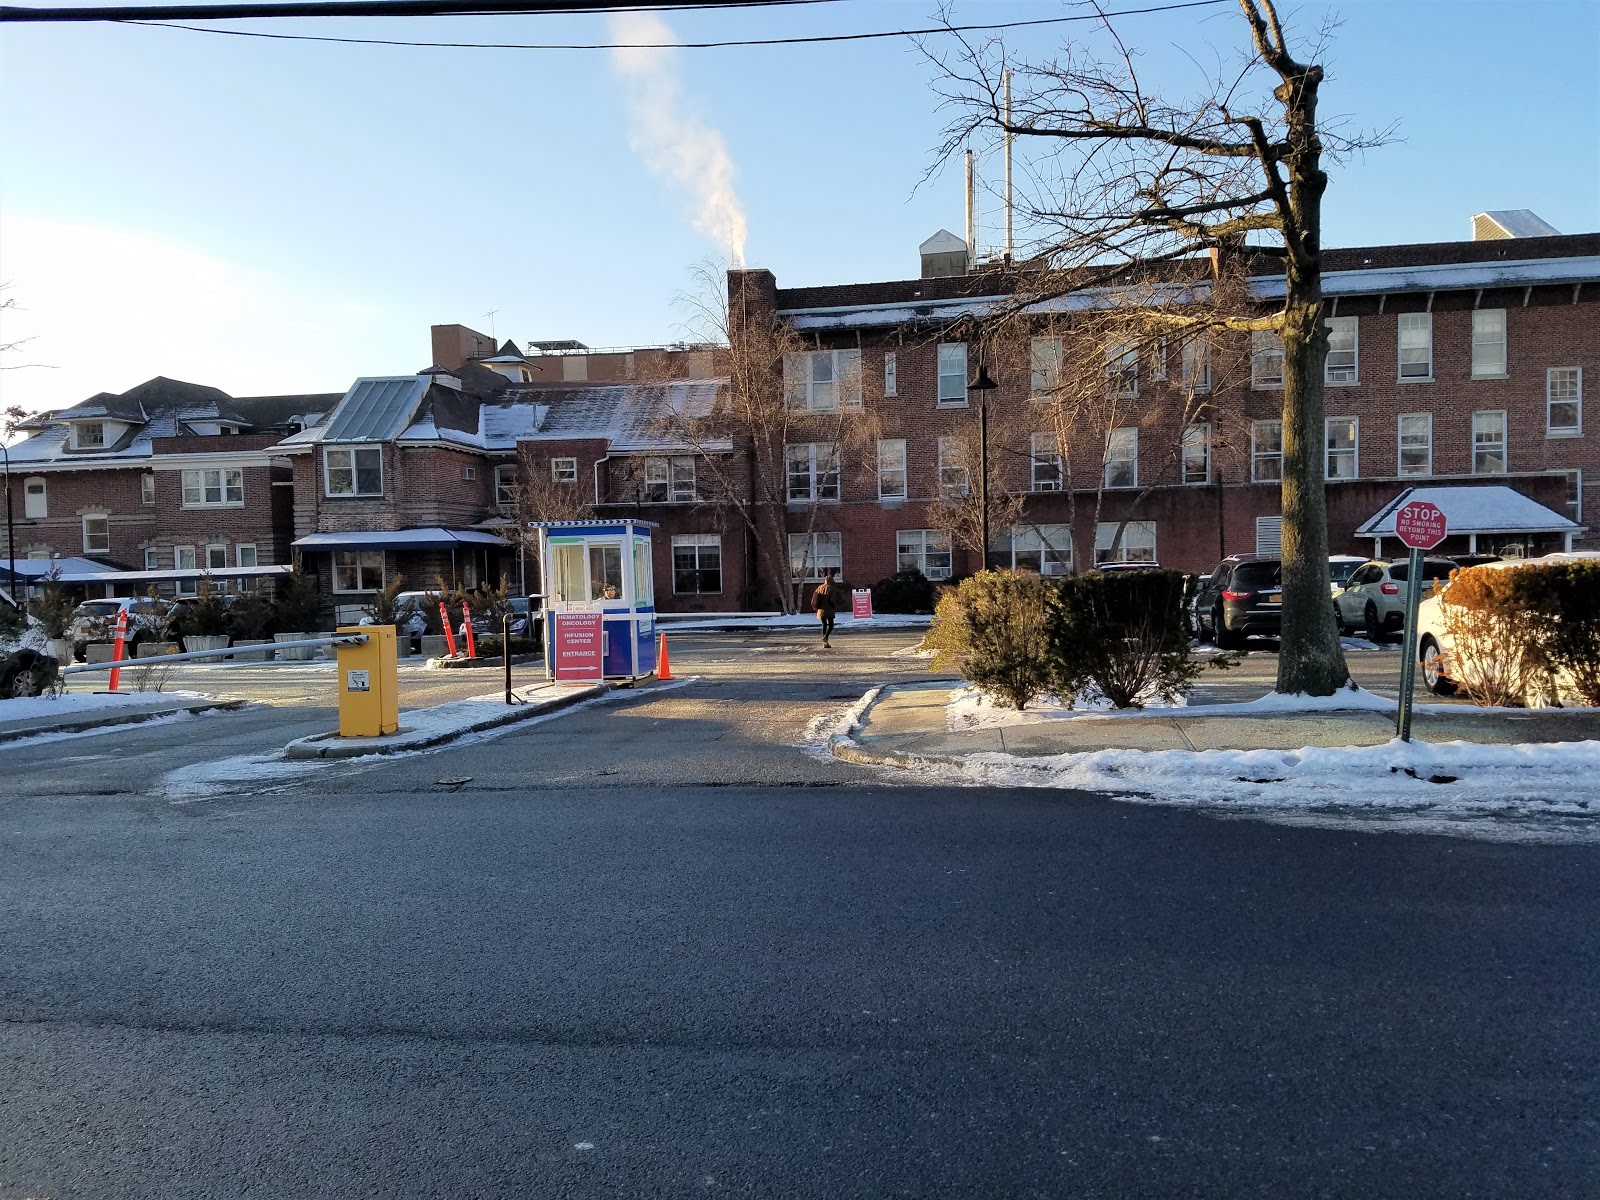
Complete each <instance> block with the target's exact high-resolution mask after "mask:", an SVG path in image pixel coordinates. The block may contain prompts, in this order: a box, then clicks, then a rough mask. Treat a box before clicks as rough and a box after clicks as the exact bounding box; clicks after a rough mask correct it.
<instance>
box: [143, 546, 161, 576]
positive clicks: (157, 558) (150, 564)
mask: <svg viewBox="0 0 1600 1200" xmlns="http://www.w3.org/2000/svg"><path fill="white" fill-rule="evenodd" d="M144 569H145V570H146V571H159V570H160V569H161V552H160V551H159V550H157V549H156V548H155V547H154V546H146V547H145V548H144Z"/></svg>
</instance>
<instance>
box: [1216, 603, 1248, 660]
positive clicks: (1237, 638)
mask: <svg viewBox="0 0 1600 1200" xmlns="http://www.w3.org/2000/svg"><path fill="white" fill-rule="evenodd" d="M1211 628H1212V630H1213V634H1212V638H1211V640H1212V641H1213V642H1214V643H1215V644H1216V647H1217V649H1218V650H1238V649H1240V648H1241V647H1243V645H1244V634H1242V633H1238V632H1236V631H1235V630H1232V629H1229V628H1228V622H1227V619H1226V618H1225V617H1224V616H1223V614H1222V610H1221V609H1217V610H1216V611H1214V612H1213V613H1212V614H1211Z"/></svg>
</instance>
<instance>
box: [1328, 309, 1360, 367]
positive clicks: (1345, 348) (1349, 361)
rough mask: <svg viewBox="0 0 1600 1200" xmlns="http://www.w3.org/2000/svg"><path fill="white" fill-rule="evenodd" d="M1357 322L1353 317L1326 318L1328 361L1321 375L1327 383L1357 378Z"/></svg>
mask: <svg viewBox="0 0 1600 1200" xmlns="http://www.w3.org/2000/svg"><path fill="white" fill-rule="evenodd" d="M1359 324H1360V322H1359V321H1358V319H1357V318H1355V317H1329V318H1328V322H1327V325H1328V361H1327V364H1326V365H1325V366H1324V367H1323V372H1322V377H1323V379H1325V380H1326V381H1327V382H1329V383H1355V382H1356V381H1357V378H1358V374H1359V373H1358V370H1357V366H1358V364H1357V361H1356V351H1357V345H1356V338H1357V335H1358V332H1359V329H1358V327H1359Z"/></svg>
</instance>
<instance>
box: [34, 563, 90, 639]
mask: <svg viewBox="0 0 1600 1200" xmlns="http://www.w3.org/2000/svg"><path fill="white" fill-rule="evenodd" d="M77 607H78V602H77V600H76V599H74V598H73V595H72V593H71V592H69V591H67V589H66V588H64V587H62V586H61V571H60V569H59V568H57V567H51V568H50V570H49V572H47V573H46V575H45V576H44V581H43V584H42V585H41V586H40V588H39V594H38V596H36V597H35V598H34V599H33V600H32V601H31V602H30V603H29V605H28V609H29V611H30V612H32V613H33V616H34V619H35V620H37V621H38V622H39V624H40V625H41V626H42V627H43V629H44V636H45V637H47V638H51V639H59V638H64V637H66V636H67V626H68V625H70V624H71V623H72V612H73V610H74V609H75V608H77Z"/></svg>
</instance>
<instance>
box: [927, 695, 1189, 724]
mask: <svg viewBox="0 0 1600 1200" xmlns="http://www.w3.org/2000/svg"><path fill="white" fill-rule="evenodd" d="M1186 703H1187V702H1186V701H1185V700H1183V699H1182V698H1181V697H1180V698H1179V699H1177V700H1163V699H1162V698H1161V697H1160V696H1148V697H1146V698H1145V701H1144V707H1143V708H1142V709H1141V708H1129V709H1116V708H1113V707H1112V706H1111V701H1109V700H1107V699H1106V698H1105V697H1104V696H1102V695H1101V694H1100V691H1099V689H1098V688H1096V687H1094V686H1092V685H1091V686H1090V687H1088V688H1085V689H1084V690H1083V691H1081V692H1079V693H1078V695H1077V696H1075V697H1074V698H1073V700H1072V703H1071V704H1066V703H1063V702H1062V700H1061V698H1060V697H1059V696H1040V697H1039V698H1038V699H1036V700H1032V701H1029V704H1028V707H1027V708H1025V709H1023V710H1022V711H1021V712H1018V711H1017V710H1016V709H1014V708H1012V707H1011V706H1010V705H1009V704H1007V703H1005V702H1004V701H1002V700H997V699H996V698H995V697H993V696H991V695H989V693H987V692H985V691H984V690H983V689H982V688H980V687H976V686H973V685H968V686H967V687H959V688H956V689H954V690H953V691H952V692H951V693H950V699H949V701H948V702H947V703H946V704H945V708H944V717H945V728H946V729H947V730H949V731H951V732H952V733H954V732H959V731H960V730H963V729H992V728H994V727H995V726H997V725H1030V724H1036V723H1038V722H1040V721H1051V720H1060V719H1061V718H1064V717H1066V718H1071V717H1089V716H1104V715H1107V714H1110V713H1118V712H1120V713H1122V714H1123V715H1126V716H1145V715H1149V714H1150V713H1152V712H1155V711H1157V710H1163V709H1164V710H1171V709H1175V708H1183V707H1184V706H1185V704H1186Z"/></svg>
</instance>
